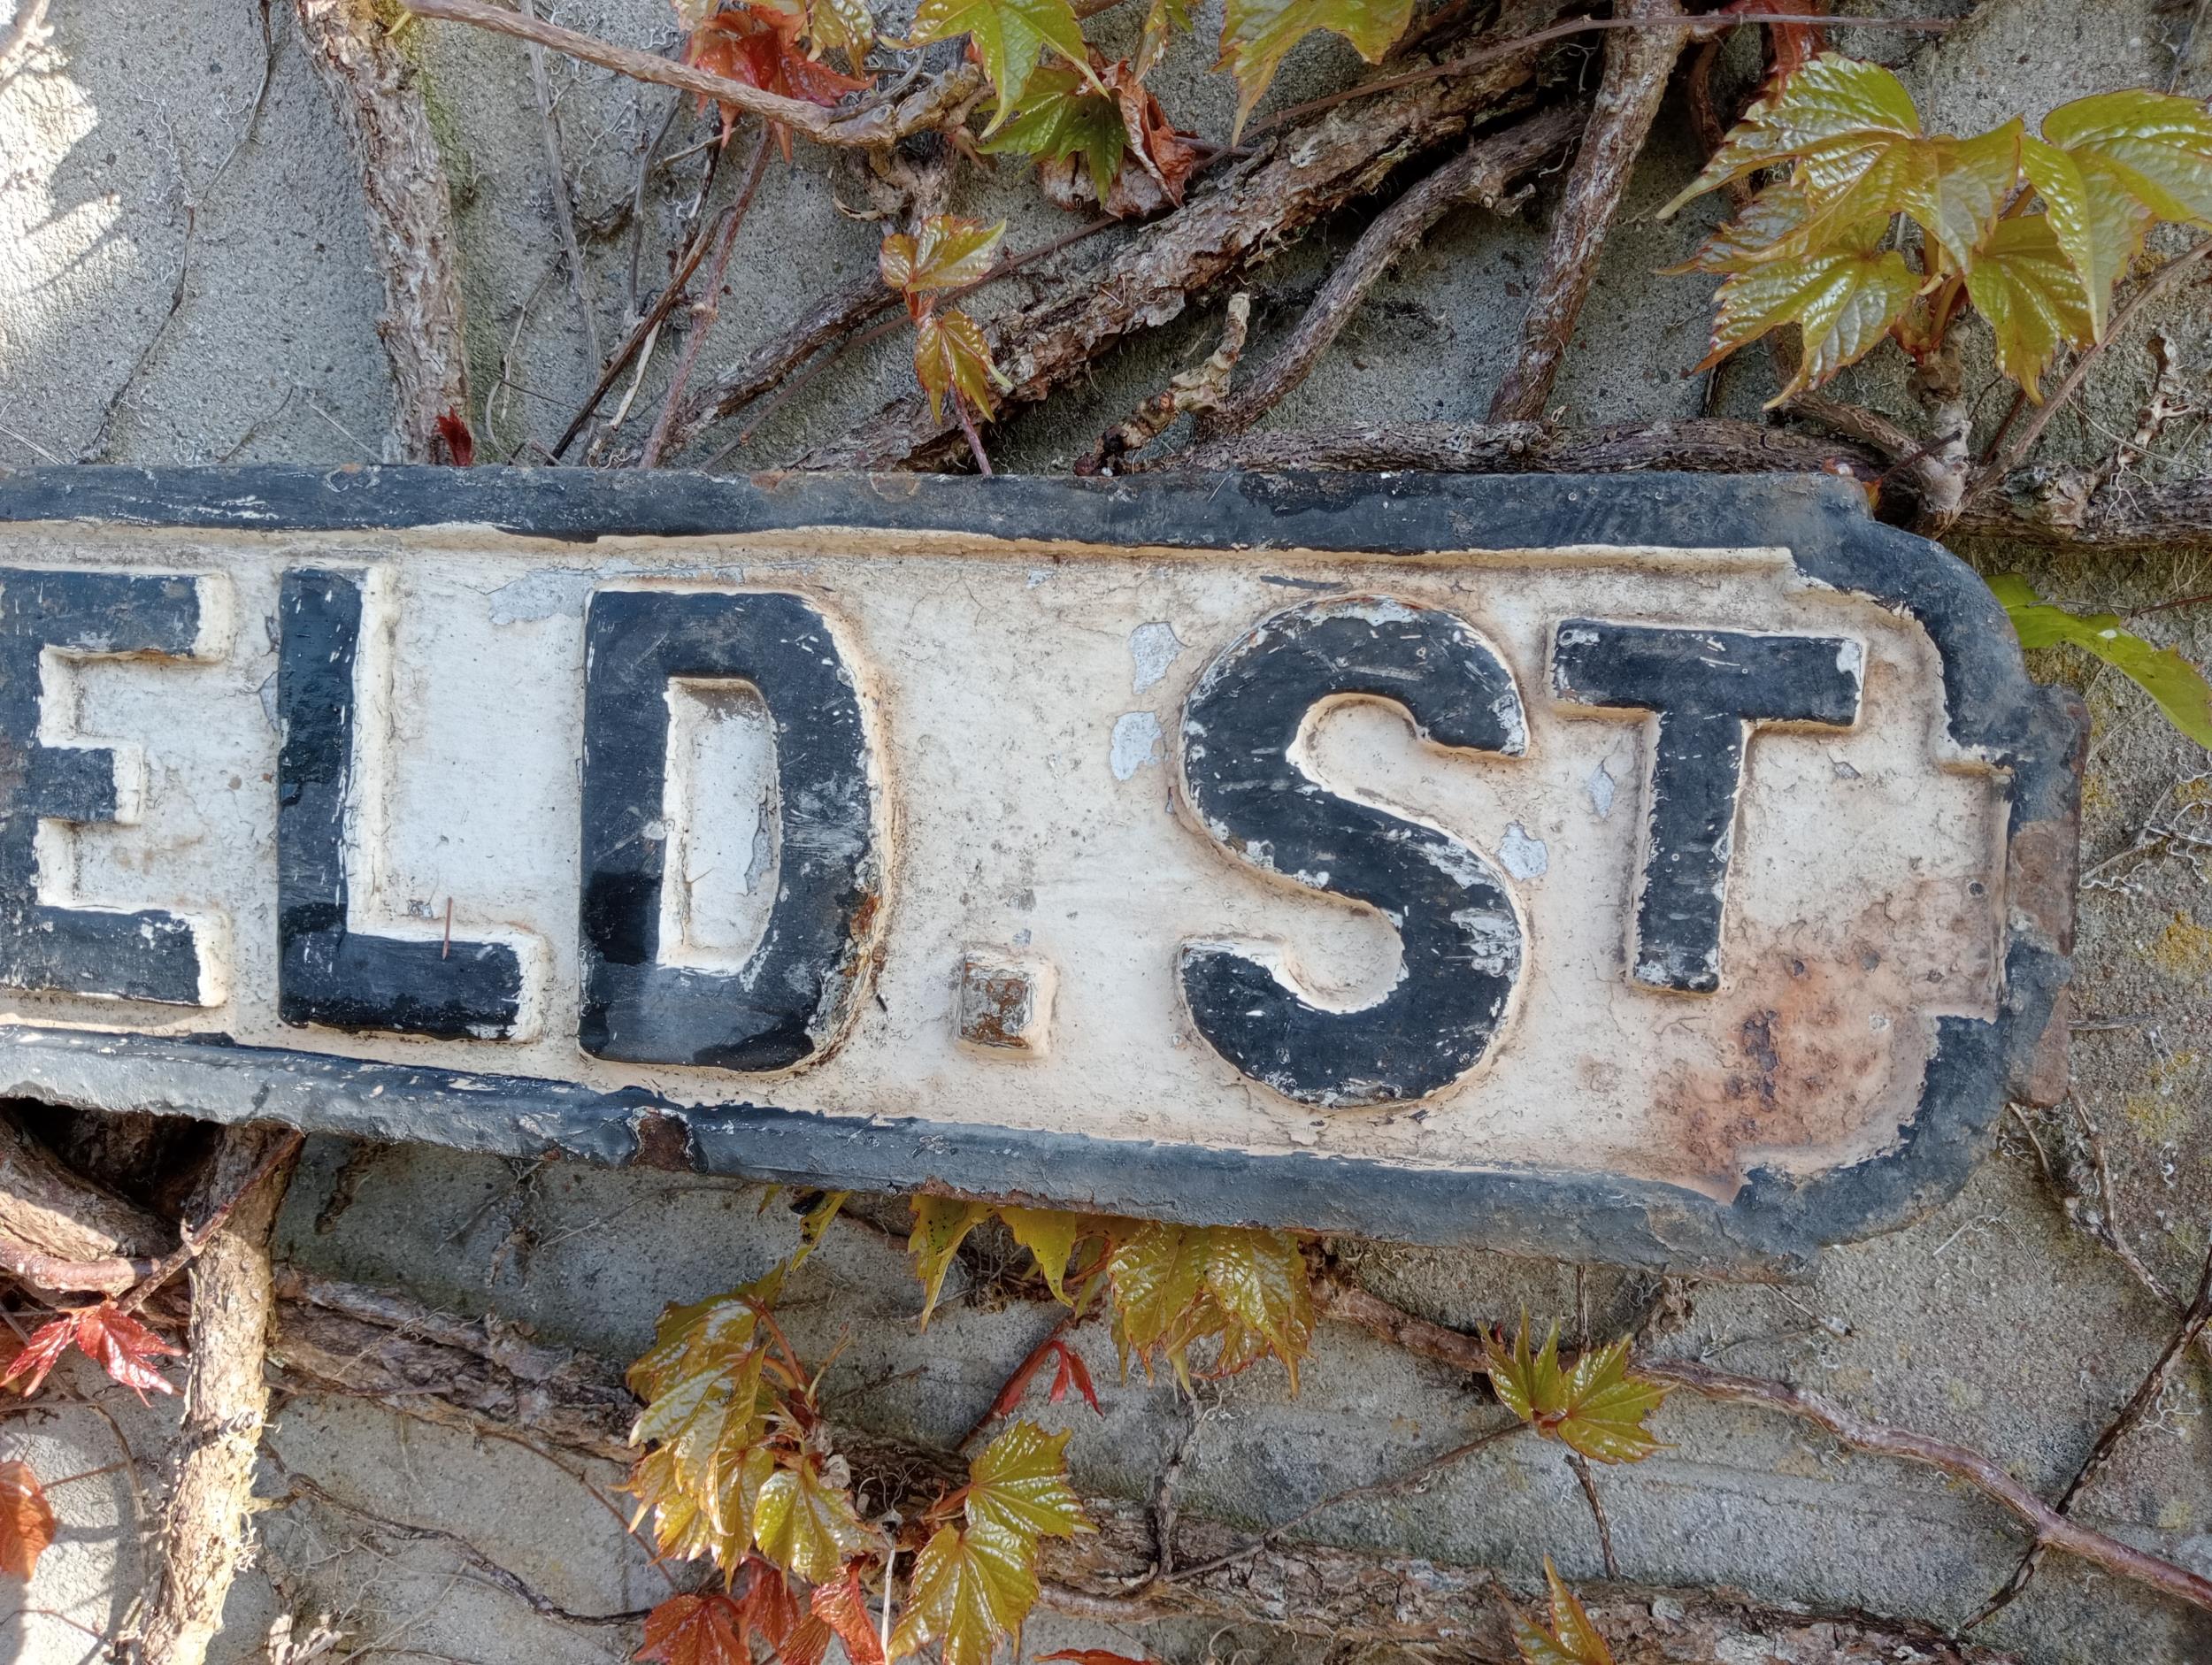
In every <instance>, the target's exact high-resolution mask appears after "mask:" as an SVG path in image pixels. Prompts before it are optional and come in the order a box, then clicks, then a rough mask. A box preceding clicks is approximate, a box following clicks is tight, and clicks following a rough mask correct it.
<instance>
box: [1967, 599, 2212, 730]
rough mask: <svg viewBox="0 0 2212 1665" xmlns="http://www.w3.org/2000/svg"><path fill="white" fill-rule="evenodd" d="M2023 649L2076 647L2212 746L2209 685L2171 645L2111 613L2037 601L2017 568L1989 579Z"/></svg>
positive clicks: (2201, 674) (2174, 722)
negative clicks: (2074, 610)
mask: <svg viewBox="0 0 2212 1665" xmlns="http://www.w3.org/2000/svg"><path fill="white" fill-rule="evenodd" d="M1989 587H1990V590H1991V591H1992V593H1993V594H1994V595H1996V597H1997V599H1998V600H1999V601H2000V602H2003V603H2004V609H2005V611H2006V612H2007V613H2008V615H2010V617H2011V618H2012V627H2013V629H2014V630H2016V631H2017V632H2018V633H2019V635H2020V645H2021V646H2022V647H2023V648H2057V647H2067V648H2080V649H2081V650H2082V651H2083V652H2085V653H2088V654H2093V655H2094V656H2096V657H2097V658H2099V659H2101V660H2103V661H2104V662H2105V664H2108V665H2110V666H2111V667H2112V668H2113V669H2114V670H2116V671H2118V672H2120V674H2121V675H2123V676H2124V677H2126V678H2127V679H2128V680H2129V681H2131V682H2132V683H2134V684H2135V685H2136V686H2137V687H2139V688H2141V689H2142V690H2143V692H2144V693H2146V694H2149V695H2150V696H2151V698H2152V699H2153V700H2154V701H2156V702H2158V709H2159V710H2162V711H2163V712H2164V713H2165V714H2166V720H2167V721H2168V722H2170V723H2171V724H2172V725H2174V726H2175V727H2176V728H2177V729H2179V730H2180V731H2181V732H2182V733H2184V734H2186V735H2187V736H2188V737H2189V738H2190V739H2191V740H2194V741H2196V743H2197V744H2198V745H2200V746H2201V747H2203V748H2206V749H2207V750H2208V751H2212V685H2208V684H2207V683H2206V681H2205V679H2204V673H2203V672H2202V671H2199V670H2198V669H2197V668H2196V666H2194V665H2193V664H2190V663H2189V662H2188V661H2187V660H2186V659H2185V658H2183V657H2182V656H2180V655H2179V654H2177V653H2176V652H2175V651H2174V650H2173V649H2172V648H2154V647H2153V646H2152V645H2151V644H2150V643H2149V642H2147V641H2144V640H2143V639H2142V638H2141V637H2140V636H2138V635H2136V634H2134V633H2131V632H2130V631H2128V630H2125V629H2124V628H2122V626H2121V623H2120V620H2119V618H2118V617H2117V616H2116V614H2112V613H2088V614H2083V613H2070V612H2068V611H2067V610H2065V609H2064V608H2062V607H2059V606H2056V605H2055V604H2053V603H2052V602H2047V601H2045V600H2043V599H2042V598H2041V597H2040V596H2039V595H2037V594H2036V593H2035V587H2034V586H2032V584H2030V583H2029V582H2028V581H2027V579H2024V578H2022V577H2020V576H2019V575H2018V574H2017V573H2011V572H2008V573H2005V574H2003V575H2002V576H2001V577H1998V578H1993V579H1990V580H1989Z"/></svg>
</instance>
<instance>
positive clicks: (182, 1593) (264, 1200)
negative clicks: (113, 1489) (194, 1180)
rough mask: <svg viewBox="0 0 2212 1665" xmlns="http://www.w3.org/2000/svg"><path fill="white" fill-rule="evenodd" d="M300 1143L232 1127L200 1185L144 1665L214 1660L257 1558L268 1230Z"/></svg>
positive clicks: (281, 1131) (137, 1656)
mask: <svg viewBox="0 0 2212 1665" xmlns="http://www.w3.org/2000/svg"><path fill="white" fill-rule="evenodd" d="M299 1148H300V1136H299V1134H298V1133H296V1132H293V1131H292V1130H291V1129H289V1128H280V1127H269V1126H257V1125H252V1124H247V1125H242V1126H237V1127H231V1128H227V1129H225V1130H224V1132H223V1133H222V1135H221V1138H220V1140H219V1143H218V1145H217V1147H216V1153H215V1158H214V1160H213V1162H211V1164H210V1166H209V1170H208V1174H207V1177H206V1178H205V1180H204V1182H203V1183H202V1185H201V1188H200V1195H201V1198H202V1199H203V1201H204V1205H205V1206H209V1207H211V1208H212V1210H213V1212H212V1213H211V1216H210V1224H209V1228H208V1230H207V1231H205V1233H204V1235H202V1236H200V1237H199V1238H198V1239H197V1240H196V1241H195V1239H193V1238H191V1237H188V1239H187V1243H188V1247H194V1248H195V1250H196V1256H197V1258H196V1261H195V1262H194V1264H193V1269H192V1325H191V1331H192V1334H191V1351H190V1361H189V1362H188V1365H187V1367H186V1377H185V1389H184V1420H183V1423H182V1425H181V1426H180V1428H179V1429H178V1431H177V1438H176V1444H175V1453H176V1458H175V1461H176V1483H175V1485H174V1487H173V1489H172V1491H171V1492H170V1496H169V1502H168V1505H167V1507H166V1508H165V1510H164V1511H163V1517H162V1531H161V1544H160V1552H159V1554H158V1556H157V1561H156V1572H155V1577H154V1587H153V1590H152V1592H151V1594H150V1596H149V1598H148V1600H147V1604H146V1620H145V1624H144V1628H143V1630H142V1633H141V1635H140V1638H139V1639H138V1641H137V1643H136V1645H135V1646H134V1648H133V1649H132V1650H131V1657H132V1658H133V1659H134V1660H136V1661H142V1662H143V1665H200V1662H201V1661H204V1660H205V1658H206V1657H207V1650H208V1645H209V1643H210V1642H211V1641H212V1640H213V1639H214V1637H215V1633H216V1631H217V1630H219V1629H221V1628H222V1622H223V1601H224V1599H225V1597H227V1595H228V1594H229V1592H230V1584H231V1579H232V1577H233V1576H234V1574H235V1573H236V1571H237V1569H238V1568H239V1566H240V1565H241V1563H242V1562H243V1561H244V1560H245V1559H246V1556H247V1554H248V1550H249V1539H248V1537H247V1531H246V1513H247V1508H248V1505H249V1500H250V1498H251V1496H252V1492H253V1468H254V1458H255V1455H256V1454H257V1452H258V1451H259V1449H260V1446H261V1428H262V1423H263V1419H264V1418H265V1416H267V1414H268V1405H269V1389H268V1384H267V1382H266V1380H265V1377H264V1374H263V1361H264V1357H265V1349H266V1347H267V1343H268V1334H269V1320H270V1313H271V1308H272V1301H273V1293H272V1290H271V1287H270V1277H269V1233H270V1231H271V1230H272V1229H273V1227H274V1226H275V1224H276V1216H277V1209H278V1208H279V1206H280V1204H281V1203H282V1201H283V1200H284V1187H285V1182H286V1181H287V1179H288V1178H289V1176H290V1165H291V1162H293V1160H294V1159H296V1157H297V1155H298V1154H299ZM142 1287H144V1288H146V1289H147V1293H151V1288H150V1285H144V1286H142Z"/></svg>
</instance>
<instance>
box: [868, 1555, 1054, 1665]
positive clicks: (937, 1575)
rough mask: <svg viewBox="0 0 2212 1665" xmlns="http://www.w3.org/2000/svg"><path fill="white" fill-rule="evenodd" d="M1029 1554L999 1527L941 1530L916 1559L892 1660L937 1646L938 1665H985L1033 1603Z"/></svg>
mask: <svg viewBox="0 0 2212 1665" xmlns="http://www.w3.org/2000/svg"><path fill="white" fill-rule="evenodd" d="M1034 1549H1035V1542H1034V1540H1033V1539H1026V1538H1022V1537H1021V1536H1019V1535H1018V1534H1017V1533H1013V1532H1009V1531H1006V1530H1005V1529H1004V1528H1002V1527H997V1526H978V1525H974V1524H971V1525H969V1526H968V1527H967V1528H965V1529H964V1530H963V1529H962V1528H960V1527H956V1526H941V1527H939V1528H938V1529H937V1531H936V1533H935V1535H934V1536H933V1537H932V1538H930V1540H929V1542H928V1543H927V1544H926V1545H924V1546H923V1547H922V1553H921V1554H919V1555H918V1556H917V1557H916V1558H915V1561H914V1576H913V1577H912V1579H911V1580H910V1582H909V1584H908V1585H907V1592H906V1611H905V1612H904V1613H902V1614H901V1615H900V1616H899V1623H898V1626H897V1628H896V1629H895V1630H893V1631H892V1633H891V1657H892V1658H894V1659H898V1658H900V1657H902V1655H904V1654H908V1653H914V1652H916V1651H917V1650H918V1649H919V1648H920V1647H921V1646H923V1645H924V1644H925V1643H928V1642H935V1643H937V1644H938V1646H939V1650H940V1653H939V1657H940V1658H941V1661H942V1662H943V1665H989V1661H990V1658H991V1655H992V1654H993V1653H995V1651H996V1649H997V1647H998V1643H999V1638H1001V1637H1004V1636H1010V1635H1012V1634H1013V1633H1014V1631H1015V1630H1018V1628H1019V1627H1020V1625H1021V1623H1022V1621H1023V1620H1024V1619H1025V1618H1027V1617H1028V1616H1029V1610H1030V1608H1032V1607H1035V1606H1036V1605H1037V1575H1036V1572H1035V1570H1034V1569H1033V1554H1034Z"/></svg>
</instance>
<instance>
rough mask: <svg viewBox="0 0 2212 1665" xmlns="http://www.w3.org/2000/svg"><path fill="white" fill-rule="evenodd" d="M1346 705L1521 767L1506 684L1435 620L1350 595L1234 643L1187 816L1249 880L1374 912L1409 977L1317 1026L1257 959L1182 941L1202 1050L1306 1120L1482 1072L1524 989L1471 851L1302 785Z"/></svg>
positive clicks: (1455, 632) (1471, 645)
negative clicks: (1305, 1110) (1331, 713)
mask: <svg viewBox="0 0 2212 1665" xmlns="http://www.w3.org/2000/svg"><path fill="white" fill-rule="evenodd" d="M1344 695H1365V696H1367V697H1369V698H1372V699H1379V700H1388V701H1390V702H1392V703H1394V704H1396V705H1400V706H1402V707H1404V708H1405V710H1406V711H1407V712H1408V713H1409V715H1410V716H1411V717H1412V718H1413V722H1414V726H1415V730H1416V732H1417V733H1419V734H1420V736H1421V737H1422V738H1423V739H1424V740H1431V741H1433V742H1434V743H1436V744H1438V745H1441V746H1455V747H1464V748H1469V749H1471V750H1476V751H1486V752H1499V753H1503V754H1505V755H1507V756H1518V755H1519V754H1520V752H1521V750H1522V749H1523V748H1524V747H1525V744H1526V725H1525V718H1524V716H1523V712H1522V710H1521V700H1520V694H1518V692H1517V690H1516V689H1515V687H1514V686H1513V673H1512V672H1511V671H1509V670H1508V669H1507V668H1506V665H1505V663H1504V661H1503V660H1502V659H1500V658H1499V657H1498V656H1497V654H1496V652H1495V651H1494V649H1493V648H1491V647H1490V645H1489V644H1488V643H1487V642H1486V641H1483V640H1482V639H1481V638H1480V637H1479V636H1478V635H1476V634H1475V633H1474V632H1473V631H1471V630H1470V629H1469V628H1468V627H1467V626H1466V625H1464V624H1463V623H1462V622H1461V621H1460V620H1458V619H1457V618H1454V617H1452V615H1450V614H1449V613H1444V612H1439V611H1437V610H1434V609H1432V608H1426V607H1416V606H1412V605H1409V604H1408V603H1406V602H1395V601H1390V600H1387V599H1385V598H1381V597H1378V596H1371V595H1367V596H1351V597H1347V598H1342V599H1338V600H1333V601H1322V602H1308V603H1307V604H1305V605H1304V606H1301V607H1294V608H1291V609H1289V610H1286V611H1284V612H1280V613H1277V614H1275V615H1273V616H1272V617H1271V618H1265V619H1263V620H1262V621H1261V622H1260V623H1259V624H1257V625H1255V626H1254V627H1253V628H1252V629H1251V630H1249V631H1248V632H1246V633H1245V634H1244V635H1243V636H1241V637H1240V638H1239V639H1238V640H1237V641H1235V642H1234V643H1233V644H1232V645H1231V646H1230V647H1229V648H1228V649H1227V650H1226V651H1225V652H1224V653H1223V654H1222V656H1220V657H1219V658H1218V659H1217V660H1215V661H1214V662H1213V664H1210V666H1208V667H1207V669H1206V673H1205V674H1204V675H1203V676H1202V677H1201V678H1200V679H1199V680H1198V685H1197V687H1195V688H1194V689H1193V690H1192V692H1191V696H1190V702H1189V703H1188V705H1187V707H1186V708H1185V710H1184V713H1183V733H1182V746H1183V776H1184V779H1185V781H1186V783H1187V786H1188V788H1189V792H1190V802H1191V807H1192V808H1193V809H1194V810H1196V812H1197V814H1198V817H1199V819H1200V820H1201V821H1202V823H1203V824H1204V825H1205V827H1206V829H1207V831H1209V832H1211V833H1212V834H1213V836H1214V837H1215V838H1217V839H1218V840H1221V842H1222V843H1223V844H1224V845H1225V846H1227V847H1228V848H1229V849H1231V850H1233V851H1234V852H1235V853H1236V854H1237V855H1239V856H1242V857H1243V858H1244V859H1245V860H1246V861H1248V862H1250V863H1253V865H1255V866H1256V867H1261V868H1263V869H1265V870H1266V871H1270V872H1271V873H1275V874H1277V875H1279V876H1280V877H1281V878H1283V879H1289V880H1291V881H1292V882H1294V883H1296V884H1300V885H1304V886H1308V887H1310V888H1311V889H1314V890H1320V891H1327V892H1330V893H1332V894H1337V895H1341V896H1350V897H1353V898H1355V899H1356V900H1358V901H1360V902H1366V903H1368V904H1369V905H1370V906H1371V907H1373V908H1375V909H1378V910H1379V912H1380V913H1381V914H1382V915H1383V917H1385V918H1386V919H1388V920H1389V921H1390V923H1391V924H1392V925H1394V926H1396V927H1397V931H1398V935H1399V939H1400V941H1401V944H1402V952H1403V956H1404V966H1403V970H1402V973H1401V975H1400V977H1399V980H1398V983H1397V985H1396V986H1395V987H1394V988H1393V989H1392V990H1391V991H1390V993H1389V994H1386V995H1385V996H1384V997H1383V998H1382V999H1381V1000H1380V1001H1377V1002H1376V1003H1375V1004H1373V1005H1371V1006H1368V1007H1363V1008H1362V1009H1359V1010H1356V1011H1348V1012H1347V1011H1329V1010H1325V1009H1322V1008H1320V1007H1317V1006H1314V1005H1312V1004H1310V1002H1308V1001H1304V1000H1302V999H1300V998H1299V996H1298V995H1297V994H1295V993H1294V992H1293V991H1292V990H1291V989H1290V988H1289V987H1287V986H1286V985H1285V983H1284V982H1283V981H1282V979H1280V978H1279V977H1278V976H1277V975H1276V974H1275V972H1274V971H1272V970H1271V968H1270V967H1268V966H1267V965H1265V964H1263V963H1261V962H1260V961H1258V960H1256V959H1253V958H1251V957H1249V956H1248V955H1244V954H1241V953H1239V952H1237V951H1236V950H1234V949H1233V948H1227V947H1225V946H1219V945H1214V944H1208V943H1202V942H1187V943H1185V944H1184V945H1183V948H1182V952H1181V966H1180V970H1181V974H1182V984H1183V997H1184V999H1185V1000H1186V1001H1187V1002H1188V1004H1189V1007H1190V1012H1191V1017H1192V1020H1193V1021H1194V1023H1195V1024H1197V1026H1198V1031H1199V1032H1200V1033H1201V1034H1202V1035H1204V1036H1205V1037H1206V1039H1207V1040H1209V1041H1210V1042H1211V1043H1212V1044H1213V1046H1214V1047H1215V1049H1216V1050H1217V1051H1218V1052H1219V1053H1220V1054H1221V1055H1223V1056H1224V1057H1225V1058H1227V1059H1228V1060H1229V1061H1230V1063H1233V1064H1235V1065H1236V1067H1237V1068H1238V1069H1240V1070H1242V1071H1243V1072H1244V1073H1245V1074H1247V1075H1248V1076H1250V1077H1252V1078H1254V1079H1255V1080H1258V1081H1263V1082H1264V1083H1266V1084H1267V1085H1268V1086H1271V1087H1273V1088H1274V1089H1275V1090H1276V1091H1277V1092H1279V1093H1283V1094H1285V1095H1286V1097H1289V1098H1293V1099H1296V1100H1298V1101H1301V1102H1302V1103H1307V1104H1318V1105H1340V1104H1385V1103H1393V1102H1396V1101H1402V1100H1406V1099H1417V1098H1420V1097H1422V1096H1423V1095H1424V1094H1425V1093H1433V1092H1435V1091H1436V1090H1437V1089H1438V1088H1439V1087H1442V1086H1448V1085H1449V1084H1450V1083H1452V1082H1454V1081H1456V1080H1457V1079H1458V1078H1460V1077H1461V1076H1463V1075H1464V1074H1466V1073H1467V1071H1468V1070H1471V1069H1472V1068H1473V1067H1474V1066H1475V1064H1476V1063H1477V1062H1478V1061H1479V1060H1480V1058H1481V1057H1482V1055H1483V1053H1484V1051H1485V1050H1486V1048H1487V1047H1489V1045H1490V1042H1491V1040H1492V1039H1493V1038H1494V1036H1495V1034H1496V1032H1497V1029H1498V1024H1499V1022H1500V1020H1501V1019H1502V1017H1503V1015H1504V1012H1505V1005H1506V1001H1507V999H1508V997H1509V995H1510V994H1512V992H1513V985H1514V982H1515V980H1516V979H1517V978H1518V977H1519V975H1520V971H1521V943H1522V939H1521V925H1520V922H1519V920H1518V919H1517V918H1516V917H1514V912H1513V904H1512V902H1511V900H1510V898H1509V896H1508V894H1507V893H1506V889H1505V886H1504V883H1503V881H1502V879H1500V877H1499V875H1498V873H1497V871H1496V870H1495V869H1494V868H1493V867H1492V866H1491V865H1490V863H1488V862H1486V861H1485V860H1484V859H1483V858H1482V856H1479V855H1478V854H1477V853H1476V852H1475V851H1474V850H1473V849H1471V848H1469V847H1468V846H1467V845H1465V844H1463V843H1461V842H1460V841H1459V840H1457V839H1455V838H1451V837H1449V836H1448V835H1447V834H1445V833H1442V832H1437V831H1436V830H1435V829H1434V828H1432V827H1427V826H1423V825H1419V824H1418V823H1416V822H1412V821H1408V820H1404V819H1402V818H1401V817H1397V816H1394V815H1386V814H1385V813H1384V812H1383V811H1381V810H1379V809H1370V808H1369V807H1367V806H1366V805H1365V804H1361V803H1355V802H1351V801H1350V800H1348V799H1345V798H1340V797H1337V796H1335V795H1334V794H1332V793H1329V792H1327V791H1325V789H1324V788H1322V787H1321V786H1319V785H1317V783H1316V782H1315V781H1314V780H1312V779H1310V777H1309V776H1308V775H1307V774H1306V773H1305V771H1303V770H1302V768H1300V766H1299V763H1298V761H1297V753H1298V751H1299V749H1300V746H1301V741H1302V735H1303V733H1304V730H1305V725H1306V719H1307V717H1309V716H1310V714H1311V712H1312V711H1313V709H1314V708H1315V707H1316V706H1317V705H1318V704H1320V703H1321V702H1324V701H1325V700H1330V699H1333V698H1338V697H1341V696H1344Z"/></svg>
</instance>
